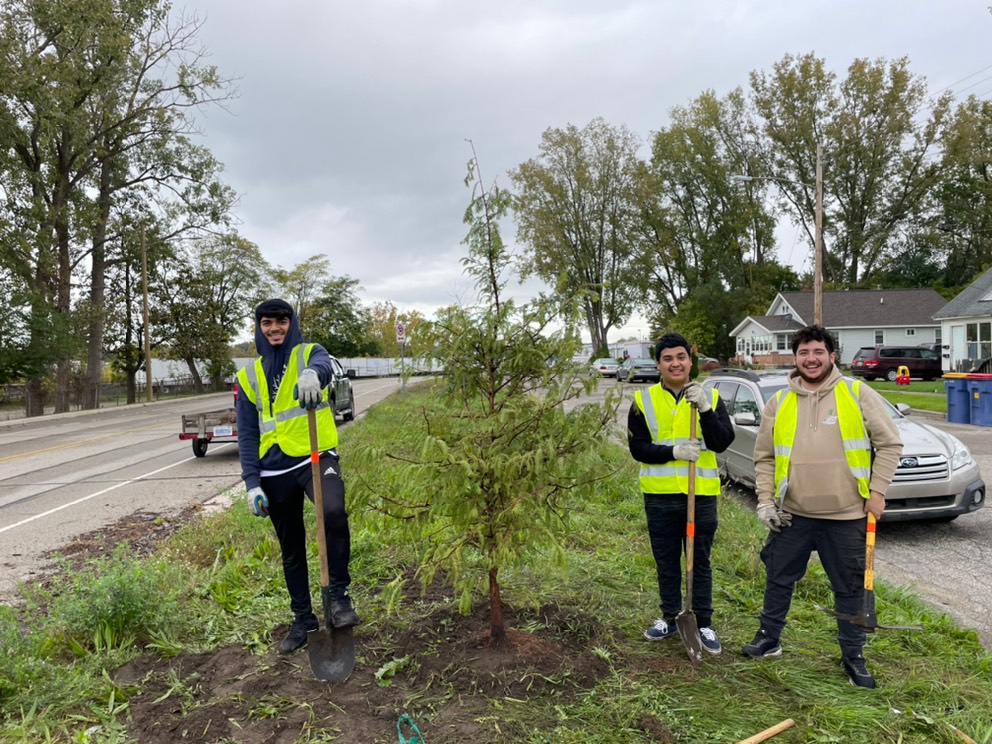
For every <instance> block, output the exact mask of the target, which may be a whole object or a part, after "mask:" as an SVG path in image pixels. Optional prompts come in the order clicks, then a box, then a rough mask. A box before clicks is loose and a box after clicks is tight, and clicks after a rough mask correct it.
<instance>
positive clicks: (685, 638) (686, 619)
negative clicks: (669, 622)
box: [675, 408, 703, 662]
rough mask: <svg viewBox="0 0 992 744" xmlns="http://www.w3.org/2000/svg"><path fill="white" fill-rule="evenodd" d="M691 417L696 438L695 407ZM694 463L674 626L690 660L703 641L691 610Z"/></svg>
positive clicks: (695, 658)
mask: <svg viewBox="0 0 992 744" xmlns="http://www.w3.org/2000/svg"><path fill="white" fill-rule="evenodd" d="M691 414H692V418H691V419H690V420H689V438H690V439H695V438H696V409H695V408H693V409H691ZM695 543H696V463H694V462H690V463H689V503H688V508H687V510H686V518H685V604H684V605H683V607H682V612H680V613H679V614H678V617H676V618H675V627H676V628H678V629H679V636H681V638H682V643H683V645H684V646H685V650H686V651H687V652H688V653H689V658H690V659H691V660H692V661H696V662H698V661H701V660H702V658H703V642H702V641H701V640H700V638H699V624H698V623H697V622H696V615H695V614H694V613H693V611H692V563H693V556H694V554H695V552H696V550H695V547H696V546H695Z"/></svg>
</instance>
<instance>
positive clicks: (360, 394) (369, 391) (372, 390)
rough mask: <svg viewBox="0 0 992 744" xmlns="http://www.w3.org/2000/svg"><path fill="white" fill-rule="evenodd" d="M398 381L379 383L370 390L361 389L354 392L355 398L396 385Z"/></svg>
mask: <svg viewBox="0 0 992 744" xmlns="http://www.w3.org/2000/svg"><path fill="white" fill-rule="evenodd" d="M398 384H399V383H398V382H392V383H390V384H388V385H380V386H379V387H376V388H372V389H371V390H363V391H362V392H360V393H355V397H356V398H361V397H362V396H363V395H371V394H372V393H378V392H379V391H380V390H386V389H387V388H394V387H396V386H397V385H398Z"/></svg>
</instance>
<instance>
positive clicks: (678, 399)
mask: <svg viewBox="0 0 992 744" xmlns="http://www.w3.org/2000/svg"><path fill="white" fill-rule="evenodd" d="M655 363H656V364H657V366H658V371H659V372H661V382H659V383H658V384H657V385H652V386H651V387H650V388H647V389H646V390H638V391H637V392H636V393H635V395H634V402H633V404H632V405H631V406H630V413H629V414H628V416H627V438H628V447H629V448H630V454H631V455H632V456H633V457H634V459H635V460H637V461H638V462H639V463H641V473H640V481H641V491H642V492H643V494H644V511H645V513H646V514H647V523H648V535H649V536H650V538H651V550H652V552H653V553H654V560H655V565H656V566H657V569H658V592H659V594H660V596H661V604H660V607H661V613H662V616H661V617H660V618H658V619H657V620H656V621H655V622H654V624H653V625H652V626H651V627H650V628H648V629H647V630H646V631H644V637H645V638H647V639H648V640H649V641H660V640H663V639H665V638H668V637H669V636H671V635H677V630H676V627H675V618H676V616H677V615H678V613H679V611H680V610H681V609H682V555H683V553H684V552H685V537H686V522H687V516H688V514H687V512H688V493H689V490H688V473H689V463H690V462H695V463H696V495H697V496H698V497H699V498H697V499H696V511H695V526H696V532H695V550H694V552H693V561H694V565H693V576H694V583H693V596H692V604H693V606H692V608H691V609H692V611H693V612H694V613H695V615H696V618H697V621H698V623H699V635H700V640H701V641H702V645H703V648H705V649H706V650H707V651H709V652H710V653H712V654H718V653H720V651H721V650H722V648H721V646H720V639H719V638H718V637H717V634H716V631H714V630H713V624H712V623H713V571H712V569H711V567H710V550H711V549H712V547H713V538H714V536H715V535H716V528H717V496H718V495H719V494H720V474H719V471H718V469H717V464H716V454H715V453H717V452H723V451H724V450H726V449H727V447H729V446H730V444H731V442H733V441H734V427H733V424H732V423H731V421H730V415H729V414H728V413H727V408H726V406H724V404H723V401H721V400H720V397H719V395H717V392H716V390H715V389H714V390H713V392H712V394H711V395H709V394H707V393H706V391H705V390H703V388H702V386H701V385H699V384H698V383H696V382H692V381H691V380H690V371H691V369H692V352H691V350H690V348H689V342H688V341H686V340H685V338H683V337H682V336H681V335H679V334H677V333H669V334H667V335H665V336H662V337H661V338H660V339H658V343H657V344H656V346H655ZM691 417H696V422H697V436H696V438H695V439H693V438H690V436H689V433H690V420H691ZM699 431H701V432H702V440H700V439H699Z"/></svg>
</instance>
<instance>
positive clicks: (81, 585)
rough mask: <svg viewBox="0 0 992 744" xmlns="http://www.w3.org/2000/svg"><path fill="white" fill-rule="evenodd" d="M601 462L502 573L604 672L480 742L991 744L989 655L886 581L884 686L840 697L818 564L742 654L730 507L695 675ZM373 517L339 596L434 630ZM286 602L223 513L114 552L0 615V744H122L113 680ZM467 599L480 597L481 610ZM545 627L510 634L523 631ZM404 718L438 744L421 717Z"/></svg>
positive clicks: (272, 560) (630, 518)
mask: <svg viewBox="0 0 992 744" xmlns="http://www.w3.org/2000/svg"><path fill="white" fill-rule="evenodd" d="M417 396H418V394H417V390H416V387H415V388H414V389H413V390H412V391H411V390H409V389H408V394H407V395H405V396H394V397H393V398H392V399H390V400H388V401H386V402H385V403H383V404H380V406H377V410H376V415H374V416H372V415H370V416H368V417H367V418H366V419H365V420H363V421H360V422H357V423H356V424H354V425H353V426H350V427H348V428H347V429H345V430H343V431H342V443H341V451H342V453H343V460H344V462H345V464H347V452H348V448H349V445H351V446H353V447H357V446H358V445H359V443H360V442H362V441H374V442H377V444H378V446H379V447H381V448H382V451H383V452H388V451H389V446H390V441H391V438H392V437H393V436H394V432H395V430H396V428H397V427H396V422H397V421H402V422H403V423H404V425H405V426H414V425H416V421H417V420H418V419H417V416H415V415H411V411H413V410H414V407H415V406H416V404H417ZM602 457H603V462H602V467H603V469H604V472H608V471H610V470H616V471H617V472H618V475H617V476H615V477H613V478H611V479H609V480H606V481H604V482H603V484H602V487H601V488H600V489H599V490H598V493H597V494H596V496H595V497H594V498H592V499H589V500H586V501H583V502H580V503H574V504H572V505H571V510H570V511H569V513H568V514H567V521H568V527H569V531H568V536H567V537H566V538H565V540H564V559H563V561H561V562H560V563H555V562H550V561H538V562H536V564H535V565H532V566H529V567H523V568H517V569H514V570H512V571H507V572H506V573H505V574H501V575H502V577H503V585H502V586H503V592H504V600H505V601H506V602H507V603H508V605H510V606H512V607H514V608H516V609H517V611H518V616H520V615H521V614H524V615H526V613H527V610H528V608H536V607H540V606H542V605H545V604H548V603H557V604H558V605H559V606H560V607H561V608H562V609H563V610H566V611H567V612H569V613H573V614H574V615H576V616H588V617H591V618H594V619H595V620H596V621H598V623H597V625H595V626H594V628H593V630H589V626H583V625H581V624H577V625H576V628H575V632H574V636H573V637H572V638H571V639H570V640H571V642H572V643H573V644H574V645H575V646H577V647H580V648H582V649H585V652H586V653H588V654H591V655H593V656H595V657H597V658H599V659H601V660H603V661H605V662H606V663H607V664H608V672H607V673H606V674H605V676H603V677H602V678H601V679H600V680H599V681H598V683H597V684H596V685H595V687H594V688H593V689H591V690H587V691H583V690H575V691H571V692H569V693H568V694H566V690H568V689H570V688H569V685H568V684H567V682H564V681H561V680H555V681H553V683H549V684H548V685H547V687H546V688H545V691H544V692H542V693H541V694H539V695H537V696H536V697H530V698H528V699H527V700H526V701H522V700H521V699H517V698H509V697H505V696H501V695H499V693H498V692H496V693H482V692H476V693H474V694H476V695H489V697H487V698H486V699H487V701H488V706H489V714H488V715H485V716H482V717H480V718H478V719H476V720H477V721H482V722H483V723H484V724H485V725H486V726H487V727H488V728H487V730H488V731H489V732H490V734H489V735H488V736H487V737H485V738H479V739H476V741H493V742H495V741H514V742H526V743H527V744H589V743H590V742H596V744H630V743H631V742H650V741H670V742H731V741H737V740H740V739H743V738H746V737H747V736H751V735H753V734H755V733H757V732H759V731H762V730H764V729H765V728H767V727H769V726H771V725H773V724H775V723H777V722H779V721H781V720H784V719H786V718H793V719H794V720H795V721H796V727H795V728H794V729H792V730H790V731H787V732H785V733H783V734H781V735H780V736H778V737H776V739H775V741H776V742H783V743H784V742H793V743H795V742H853V741H872V742H883V743H889V742H891V743H893V744H896V743H901V744H911V743H914V742H920V743H922V742H936V743H937V744H941V743H945V744H951V743H952V742H958V743H959V742H960V739H958V738H957V737H956V735H955V734H954V732H953V730H952V728H951V726H954V727H957V728H958V729H960V730H961V731H963V732H965V733H966V734H968V735H969V736H971V737H972V738H973V739H974V740H975V741H976V742H980V744H992V654H990V653H989V652H988V651H986V650H985V649H983V648H982V646H981V645H980V643H979V641H978V638H977V635H976V633H975V632H974V631H971V630H964V629H961V628H958V627H956V626H955V625H954V623H953V622H952V621H951V620H949V619H948V618H947V617H946V616H945V615H943V614H941V613H939V612H937V611H935V610H934V609H932V608H931V607H929V606H928V605H926V604H925V603H923V602H922V601H921V600H920V599H919V598H917V597H916V596H914V595H913V594H912V593H910V592H908V591H903V590H900V589H896V588H893V587H890V586H888V585H886V584H885V583H884V581H878V582H877V583H876V590H877V597H878V607H879V615H880V617H884V620H885V622H887V623H890V624H920V625H922V626H923V627H924V631H922V632H895V631H893V632H889V633H884V632H882V633H878V634H877V635H875V636H873V637H871V638H870V639H869V643H868V646H867V648H866V656H867V658H868V660H869V667H870V669H871V670H872V671H873V672H874V673H875V675H876V677H877V678H878V681H879V684H880V689H878V690H876V691H865V690H859V689H855V688H853V687H851V686H850V685H848V684H847V681H846V678H845V676H844V675H843V673H842V671H841V669H840V665H839V663H838V649H837V644H836V638H835V635H836V628H835V626H834V624H833V621H832V620H831V619H830V618H828V617H827V616H826V615H824V614H823V613H822V612H820V611H818V610H817V609H816V605H817V604H828V603H829V602H830V589H829V584H828V582H827V579H826V577H825V575H824V574H823V571H822V570H821V569H820V568H819V566H818V565H817V564H815V563H814V564H813V565H811V567H810V570H809V572H808V575H807V577H806V578H804V579H803V581H802V582H800V584H799V585H798V587H797V591H796V596H795V598H794V601H793V606H792V611H791V613H790V616H789V625H788V626H787V628H786V630H785V632H784V634H783V638H782V641H783V645H784V647H785V653H784V654H783V656H782V657H780V658H777V659H768V660H761V661H752V660H748V659H745V658H744V657H742V656H740V655H739V649H740V647H741V646H743V645H744V644H745V643H746V642H747V641H749V640H750V638H751V636H752V635H753V633H754V631H755V630H756V628H757V615H758V612H759V611H760V608H761V602H762V589H763V580H764V571H763V567H762V565H761V562H760V560H759V558H758V551H759V549H760V547H761V544H762V541H763V539H764V530H763V529H762V528H761V526H760V524H759V523H758V522H757V520H756V519H755V518H754V515H753V514H752V513H751V511H750V510H749V509H748V508H747V507H745V506H744V505H742V504H740V503H739V502H737V501H736V500H735V499H733V498H732V497H730V496H727V495H724V496H721V497H720V499H721V501H720V528H719V532H718V534H717V541H716V545H715V547H714V555H713V561H714V595H715V596H714V604H715V609H716V616H715V623H714V624H715V626H716V627H717V629H718V631H719V632H720V635H721V638H722V640H723V641H724V653H723V655H721V656H719V657H713V658H710V657H707V658H706V659H704V660H703V662H702V663H700V664H698V665H692V664H690V663H689V662H688V660H687V659H686V657H685V652H684V650H683V649H682V647H681V644H680V641H679V640H678V639H672V640H670V641H664V642H662V643H647V642H645V641H643V640H642V639H641V635H640V634H641V632H642V631H643V629H644V627H646V625H647V624H648V623H649V622H650V621H651V620H652V619H653V618H654V616H655V614H656V612H657V604H658V596H657V580H656V576H655V569H654V564H653V560H652V558H651V552H650V547H649V545H648V540H647V535H646V529H645V526H644V514H643V502H642V497H641V495H640V493H639V491H638V488H637V471H636V466H635V464H634V463H633V462H632V461H631V459H630V456H629V454H628V453H627V452H626V450H625V449H624V448H623V447H617V446H613V447H610V448H609V449H607V450H606V451H605V452H604V453H603V455H602ZM348 475H349V474H348V473H347V471H346V477H347V476H348ZM362 480H363V479H362V478H361V477H359V474H357V473H352V474H351V477H350V479H349V493H350V494H352V496H353V497H354V498H355V500H356V503H357V502H360V501H361V500H362V495H361V493H360V489H361V488H362ZM350 498H351V496H350ZM239 503H240V502H239ZM367 516H368V515H366V514H364V513H361V512H359V513H355V512H353V513H352V565H351V573H352V575H353V577H354V583H353V585H352V591H353V594H355V596H356V597H357V601H358V604H359V607H361V608H362V612H363V614H365V615H367V616H368V617H369V618H372V622H373V623H374V625H375V626H376V627H378V628H380V629H382V630H384V631H387V635H388V632H392V633H394V634H395V635H397V636H398V635H400V634H402V633H403V632H404V630H405V629H406V628H407V627H408V624H409V623H410V622H413V621H414V620H411V618H412V617H414V618H416V620H415V621H416V622H421V621H422V620H423V618H426V617H429V616H430V614H431V611H432V605H431V604H430V603H431V602H435V603H438V602H440V603H443V602H445V601H446V602H447V603H448V606H451V605H456V604H457V602H458V599H457V597H454V598H452V597H448V598H447V600H445V599H443V598H441V599H438V598H433V599H431V598H422V599H421V600H419V601H418V603H417V607H416V608H407V609H406V610H405V611H397V608H398V607H399V606H400V605H401V604H402V603H403V602H404V601H407V602H409V601H410V600H403V598H402V595H401V592H400V591H399V588H400V587H401V585H402V580H401V579H400V574H401V573H402V572H403V571H404V569H409V568H410V567H412V566H414V565H415V561H416V556H415V550H414V548H415V546H413V545H411V544H409V543H405V542H402V541H400V540H399V538H398V537H397V535H398V534H401V532H400V531H398V530H390V529H383V528H382V527H381V526H380V525H381V521H380V520H369V519H367V518H366V517H367ZM308 518H311V515H310V513H309V512H308ZM370 525H376V527H375V529H373V528H372V527H371V526H370ZM311 527H312V525H311ZM314 574H316V572H314ZM314 580H315V581H316V578H315V579H314ZM284 594H285V589H284V587H283V584H282V578H281V564H280V558H279V551H278V547H277V545H276V544H275V541H274V538H273V536H272V530H271V527H270V525H269V524H268V523H267V522H266V521H265V520H259V519H255V518H253V517H251V516H250V515H248V513H247V510H245V509H243V508H237V507H235V508H232V509H231V510H229V511H228V512H226V513H222V514H214V515H210V516H208V517H205V518H203V519H201V520H199V521H197V522H196V523H194V524H192V525H191V526H189V527H187V528H186V529H184V530H183V531H182V532H180V533H178V534H176V535H174V536H173V537H172V538H171V539H170V540H169V541H168V542H167V543H166V544H165V545H163V546H162V548H161V549H160V550H159V551H158V553H157V555H156V556H155V557H153V558H151V559H141V558H138V557H136V556H132V555H129V554H128V553H127V551H126V549H120V550H119V551H117V552H115V553H113V554H112V555H111V556H109V557H107V558H105V559H101V560H100V561H95V562H93V563H91V564H89V565H88V566H86V567H83V568H82V569H80V570H77V571H74V572H70V573H68V574H67V575H66V576H64V577H63V579H62V580H61V581H59V582H57V583H56V584H55V585H54V586H52V587H51V588H49V589H47V590H45V592H40V591H39V590H34V591H31V592H29V593H28V596H29V600H30V601H29V602H28V604H27V605H26V606H24V607H23V608H20V609H17V610H14V609H11V608H9V607H3V606H0V742H37V741H49V740H50V741H80V742H82V741H92V742H96V741H101V742H111V741H113V742H121V743H122V744H123V743H124V742H126V741H128V740H127V738H126V736H125V734H124V724H125V723H126V721H127V715H128V713H127V708H126V705H123V704H121V703H120V701H119V699H118V697H117V695H118V691H117V690H116V688H115V686H114V685H113V684H112V683H111V682H110V681H109V676H108V675H109V672H110V671H111V670H113V669H115V668H116V667H117V666H119V665H121V664H122V663H124V662H126V661H127V660H128V659H129V658H132V657H134V656H135V655H137V654H139V653H147V652H149V651H151V652H156V653H160V654H162V655H164V656H171V655H175V654H189V653H203V652H209V651H211V650H214V649H217V648H221V647H224V646H230V645H241V646H244V647H246V648H249V649H257V650H263V649H265V648H268V647H269V646H270V644H271V643H272V641H273V639H272V638H270V637H267V636H266V635H265V633H266V631H264V630H263V629H266V628H271V627H274V626H275V625H276V624H278V623H279V622H284V621H285V596H284ZM118 599H119V601H118ZM475 601H476V603H479V602H481V601H483V599H482V596H481V594H477V595H476V597H475ZM118 604H119V605H121V606H120V607H118ZM70 619H71V622H69V620H70ZM79 623H82V625H80V626H79V627H76V626H77V624H79ZM539 625H540V623H538V622H535V623H533V627H528V628H523V627H521V628H520V629H522V630H526V629H529V630H531V631H532V632H533V631H536V630H539V627H538V626H539ZM70 631H72V632H71V633H70ZM425 652H426V649H425ZM480 653H481V652H480ZM407 664H408V666H402V668H401V666H400V665H399V664H397V668H396V669H394V670H389V673H390V674H393V673H394V674H395V676H396V677H397V678H400V677H402V676H403V675H405V674H408V673H412V672H411V670H415V669H416V667H417V661H416V659H410V660H408V662H407ZM384 675H385V672H384ZM131 694H132V695H134V694H137V691H131ZM459 694H462V693H461V692H459ZM425 705H426V703H425ZM259 706H260V707H259V708H258V710H257V711H256V713H255V715H256V716H257V717H258V718H265V717H274V716H278V714H279V711H280V710H281V707H280V706H281V703H279V702H278V701H276V702H272V701H264V700H263V701H260V702H259ZM412 712H414V713H415V714H416V716H415V717H416V718H417V720H418V723H419V724H420V726H421V729H422V730H423V732H424V736H425V738H426V740H427V741H428V742H432V744H433V741H434V740H433V739H432V737H431V720H432V715H433V711H432V709H431V708H430V706H429V705H427V707H424V708H421V709H419V710H415V711H412ZM95 724H99V725H100V726H102V728H101V732H102V733H101V734H100V735H99V737H96V738H91V737H89V736H88V735H85V734H84V732H85V731H86V730H88V729H90V728H91V727H92V726H94V725H95ZM95 736H96V735H94V737H95Z"/></svg>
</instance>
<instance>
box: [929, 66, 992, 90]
mask: <svg viewBox="0 0 992 744" xmlns="http://www.w3.org/2000/svg"><path fill="white" fill-rule="evenodd" d="M986 70H992V65H989V66H988V67H983V68H982V69H981V70H979V71H978V72H973V73H971V74H970V75H967V76H966V77H963V78H961V79H960V80H956V81H954V82H953V83H951V84H950V85H945V86H944V87H943V88H941V89H940V90H938V91H935V92H934V95H935V96H936V95H939V94H941V93H943V92H944V91H945V90H947V89H948V88H953V87H954V86H955V85H957V84H958V83H963V82H964V81H965V80H971V78H973V77H975V75H981V74H982V73H983V72H985V71H986ZM968 87H971V86H968Z"/></svg>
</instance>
